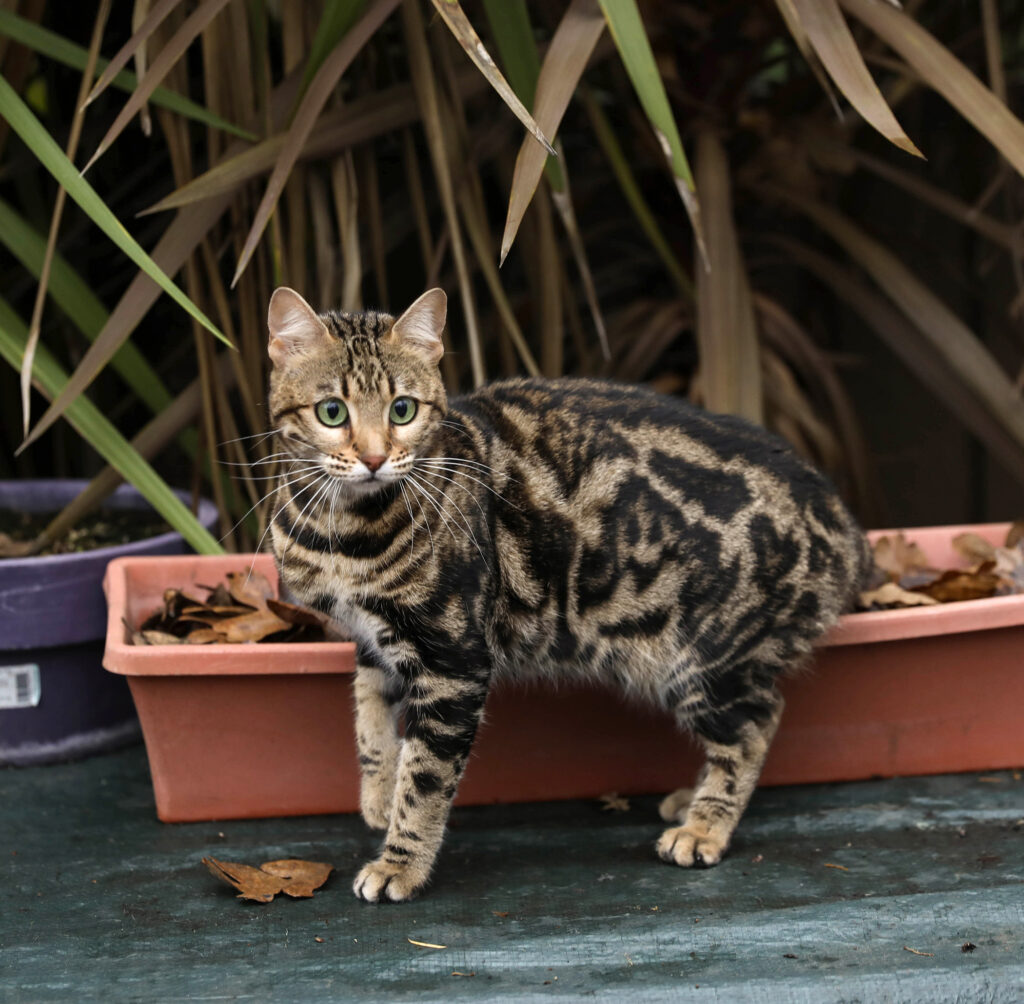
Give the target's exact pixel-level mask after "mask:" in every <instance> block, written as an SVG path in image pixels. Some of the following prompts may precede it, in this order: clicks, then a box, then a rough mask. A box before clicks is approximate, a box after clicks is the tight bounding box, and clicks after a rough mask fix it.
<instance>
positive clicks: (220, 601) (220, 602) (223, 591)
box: [196, 582, 235, 607]
mask: <svg viewBox="0 0 1024 1004" xmlns="http://www.w3.org/2000/svg"><path fill="white" fill-rule="evenodd" d="M196 585H197V586H199V588H200V589H205V590H206V591H207V592H208V593H209V594H210V595H209V596H207V597H206V605H207V606H209V607H229V606H231V605H232V604H233V603H234V602H235V601H234V597H233V596H232V595H231V593H229V592H228V587H227V586H225V585H224V583H223V582H218V583H217V585H215V586H204V585H203V584H202V583H200V582H197V583H196Z"/></svg>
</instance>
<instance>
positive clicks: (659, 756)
mask: <svg viewBox="0 0 1024 1004" xmlns="http://www.w3.org/2000/svg"><path fill="white" fill-rule="evenodd" d="M1006 529H1007V527H1006V525H1004V524H989V525H985V526H972V527H940V528H927V529H920V530H911V531H906V532H907V534H908V536H911V537H912V539H914V540H915V541H917V542H918V543H919V544H920V545H921V547H922V548H923V549H924V551H925V552H926V553H927V554H928V555H929V557H930V558H931V560H932V561H933V562H935V563H936V564H938V565H940V566H951V565H954V564H958V563H959V562H958V561H957V560H956V558H955V555H954V554H953V551H952V548H951V545H950V541H951V539H952V537H953V536H954V535H955V534H957V533H959V532H961V531H963V530H973V531H974V532H976V533H978V534H980V535H981V536H983V537H985V538H986V539H988V540H991V541H992V542H993V543H1001V542H1002V540H1003V538H1004V537H1005V533H1006ZM252 560H253V558H252V556H251V555H245V556H242V555H229V556H226V557H216V558H207V557H181V558H157V559H147V558H121V559H118V560H116V561H113V562H111V564H110V566H109V568H108V570H107V578H106V582H105V588H106V590H107V597H108V602H109V620H108V633H107V645H106V652H105V655H104V665H105V666H106V667H107V669H109V670H111V671H112V672H115V673H120V674H124V675H125V676H127V678H128V682H129V684H130V686H131V690H132V696H133V697H134V699H135V704H136V707H137V709H138V713H139V718H140V720H141V722H142V729H143V734H144V736H145V740H146V748H147V752H148V755H149V762H150V767H151V770H152V776H153V788H154V791H155V794H156V805H157V814H158V815H159V817H160V818H161V819H163V820H165V821H168V822H170V821H184V820H200V819H227V818H239V817H255V816H284V815H303V814H307V813H326V812H352V811H356V810H357V809H358V805H359V780H358V768H357V764H356V753H355V743H354V737H353V728H352V694H351V681H352V671H353V668H354V657H355V653H354V646H353V645H351V644H350V643H323V644H288V645H286V644H282V645H255V646H254V645H205V646H195V647H186V646H153V647H136V646H132V645H129V644H127V638H126V630H125V627H124V623H123V620H122V618H126V619H127V620H128V622H129V623H131V624H138V623H139V622H140V621H141V620H142V618H143V617H145V616H146V615H147V614H148V613H150V612H151V611H152V610H153V609H154V608H156V607H157V606H159V604H160V602H161V596H162V593H163V590H164V589H165V588H166V587H168V586H178V587H189V586H192V585H194V584H195V583H197V582H205V583H211V584H212V583H214V582H217V581H220V580H221V579H222V578H223V574H224V573H225V572H227V571H230V570H235V569H238V568H239V567H245V566H247V565H248V563H249V562H250V561H252ZM255 563H256V568H257V569H258V570H259V571H261V572H262V573H263V574H264V575H266V576H267V577H268V578H270V579H271V580H272V581H275V580H276V573H275V570H274V565H273V561H272V559H271V558H270V557H269V556H267V555H259V556H256V558H255ZM1022 653H1024V596H1012V597H1002V598H996V599H991V600H974V601H971V602H967V603H956V604H948V605H945V606H941V607H917V608H914V609H910V610H892V611H881V612H877V613H864V614H852V615H850V616H848V617H845V618H844V619H843V621H842V623H841V624H840V625H839V626H838V627H837V628H836V630H835V631H834V632H833V634H832V635H831V636H830V638H829V640H828V644H827V646H826V647H825V648H823V649H822V650H821V652H820V653H819V655H818V658H817V661H816V662H815V664H814V665H813V667H812V668H810V669H809V670H807V671H806V672H804V673H802V674H801V675H799V676H797V677H796V678H793V679H789V680H786V681H785V682H784V684H783V689H784V692H785V695H786V701H787V707H786V712H785V714H784V716H783V720H782V726H781V727H780V729H779V733H778V736H777V738H776V740H775V744H774V746H773V747H772V751H771V754H770V755H769V758H768V763H767V765H766V767H765V771H764V775H763V782H764V783H765V784H792V783H797V782H811V781H840V780H855V779H859V778H868V777H875V776H891V775H896V774H927V773H941V772H947V771H966V770H994V769H997V768H1003V767H1015V766H1019V765H1021V764H1022V763H1024V728H1022V725H1021V717H1020V716H1021V710H1020V709H1021V708H1022V707H1024V658H1022ZM513 753H514V755H511V754H513ZM698 763H699V757H698V754H697V752H696V749H695V747H694V746H693V744H692V743H691V742H690V741H689V740H688V739H687V738H686V737H685V736H683V735H681V734H680V733H679V732H677V731H676V729H675V727H674V725H673V723H672V721H671V720H670V719H669V718H668V717H667V716H665V715H663V714H660V713H658V712H655V711H648V710H644V709H642V708H636V707H634V706H630V705H627V704H624V703H622V702H621V700H620V699H619V698H618V697H617V696H616V695H614V694H610V693H606V692H604V691H601V690H597V689H569V688H562V689H559V690H557V691H556V690H554V689H552V688H549V687H545V686H542V685H540V684H537V685H534V686H530V687H528V688H523V689H520V688H503V689H500V690H497V691H495V692H494V693H493V694H492V695H491V698H490V700H489V702H488V705H487V715H486V720H485V723H484V725H483V726H482V727H481V731H480V734H479V737H478V740H477V744H476V746H475V748H474V753H473V756H472V758H471V760H470V763H469V767H468V769H467V771H466V776H465V779H464V781H463V783H462V786H461V787H460V789H459V796H458V801H459V802H460V803H461V804H464V805H465V804H481V803H489V802H520V801H532V800H550V799H561V798H590V797H596V796H597V795H600V794H603V793H605V792H610V791H617V792H619V793H622V794H641V793H649V792H667V791H669V790H671V789H673V788H677V787H679V786H680V785H683V784H686V783H687V782H688V781H689V779H690V778H691V777H692V774H693V771H694V770H695V769H696V767H697V765H698Z"/></svg>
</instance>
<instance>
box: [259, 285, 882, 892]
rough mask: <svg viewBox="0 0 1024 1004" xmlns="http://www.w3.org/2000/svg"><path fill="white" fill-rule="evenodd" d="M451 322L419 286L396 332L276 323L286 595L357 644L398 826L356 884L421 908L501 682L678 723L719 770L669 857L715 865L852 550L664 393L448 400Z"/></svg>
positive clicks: (792, 473) (370, 721) (806, 505)
mask: <svg viewBox="0 0 1024 1004" xmlns="http://www.w3.org/2000/svg"><path fill="white" fill-rule="evenodd" d="M446 310H447V301H446V298H445V294H444V292H443V291H442V290H440V289H432V290H430V291H428V292H426V293H424V294H423V295H422V296H421V297H419V299H417V300H416V302H415V303H413V304H412V306H410V307H409V308H408V309H407V310H406V311H405V312H404V313H403V314H402V315H401V316H400V317H398V318H397V320H396V319H395V318H393V317H391V316H390V315H388V314H385V313H375V312H372V311H371V312H366V313H358V314H356V313H337V312H334V311H329V312H327V313H324V314H318V313H317V312H316V311H315V310H313V308H311V307H310V306H309V304H307V303H306V301H305V300H304V299H303V298H302V297H301V296H300V295H299V294H298V293H296V292H294V291H293V290H291V289H288V288H285V287H282V288H280V289H278V290H276V291H275V292H274V294H273V297H272V298H271V301H270V307H269V313H268V326H269V332H270V339H269V353H270V359H271V362H272V373H271V378H270V398H269V404H270V414H271V419H272V428H274V429H275V430H276V432H277V436H278V441H279V443H280V449H281V450H282V451H283V456H285V457H286V460H287V463H286V464H285V467H284V470H283V473H282V474H281V476H280V482H279V486H278V495H277V496H276V498H277V502H276V505H275V507H274V509H275V512H274V514H273V517H272V521H271V524H270V529H271V535H272V538H273V551H274V554H275V556H276V559H277V564H278V568H279V572H280V578H281V582H282V585H283V586H284V587H285V588H286V589H287V592H288V593H289V594H291V596H292V597H294V598H296V599H298V600H299V601H300V602H303V603H306V604H308V605H310V606H312V607H315V608H317V609H319V610H321V611H323V612H324V613H326V614H328V615H329V616H330V617H332V618H333V619H335V620H336V621H338V622H340V623H341V624H343V625H345V626H347V628H348V629H349V631H350V632H351V634H352V636H353V638H354V639H355V641H356V674H355V681H354V690H355V705H356V740H357V748H358V755H359V764H360V769H361V786H360V807H361V811H362V815H363V817H364V819H365V821H366V822H367V823H368V824H369V825H370V826H371V827H373V828H377V829H381V830H385V831H386V836H385V838H384V844H383V847H382V850H381V853H380V856H379V857H378V858H377V859H376V860H374V861H371V862H370V863H368V864H367V865H366V866H365V867H364V868H363V869H362V870H361V871H360V872H359V873H358V875H357V876H356V879H355V882H354V885H353V890H354V892H355V894H356V896H358V897H360V898H361V899H364V900H368V901H372V902H376V901H383V900H393V901H402V900H407V899H409V898H411V897H412V896H414V895H415V894H416V893H417V892H419V891H420V890H421V889H422V888H423V886H424V884H425V883H426V882H427V880H428V877H429V875H430V872H431V868H432V866H433V864H434V860H435V858H436V857H437V854H438V850H439V848H440V845H441V841H442V837H443V834H444V830H445V825H446V822H447V818H448V814H449V810H450V807H451V803H452V799H453V797H454V795H455V792H456V788H457V786H458V783H459V779H460V777H461V775H462V773H463V770H464V768H465V766H466V761H467V758H468V757H469V752H470V748H471V746H472V743H473V739H474V736H475V733H476V731H477V726H478V724H479V722H480V719H481V715H482V713H483V710H484V702H485V699H486V697H487V693H488V689H489V687H490V686H491V684H492V683H493V682H494V681H495V680H498V679H502V678H530V677H533V678H536V677H543V678H548V679H551V680H560V679H563V680H564V679H568V678H572V679H576V680H590V681H594V682H595V683H611V684H613V685H615V686H617V687H620V688H621V689H622V690H623V691H624V692H625V693H626V694H628V695H629V696H631V697H633V698H637V697H639V698H642V699H645V700H648V701H650V702H653V703H654V704H655V705H657V706H660V707H661V708H663V709H665V710H666V711H668V712H670V713H672V714H673V715H674V716H675V718H676V720H677V721H678V723H679V724H680V725H681V726H682V727H684V728H688V729H689V730H690V731H691V732H692V733H693V734H694V735H695V736H696V737H697V739H698V740H699V741H700V743H701V744H702V746H703V748H704V751H705V754H706V763H705V765H704V767H703V768H702V770H701V772H700V774H699V776H698V779H697V783H696V787H695V789H694V790H693V791H692V793H691V792H690V791H689V790H686V789H682V790H680V791H679V792H676V793H674V794H672V795H669V796H668V797H667V798H666V799H665V800H664V801H663V802H662V804H661V814H662V816H663V818H664V819H666V821H670V822H672V823H673V824H674V825H672V826H671V827H670V828H669V829H667V830H665V832H664V833H663V834H662V835H661V838H660V839H659V840H658V843H657V853H658V854H659V855H660V856H661V857H662V858H663V859H664V860H665V861H668V862H672V863H675V864H677V865H681V866H683V867H693V866H709V865H714V864H716V863H717V862H718V861H719V860H720V859H721V858H722V855H723V854H724V852H725V850H726V848H727V846H728V844H729V841H730V838H731V836H732V834H733V831H734V830H735V828H736V824H737V823H738V821H739V818H740V816H741V815H742V813H743V811H744V809H745V808H746V805H747V802H748V801H749V799H750V796H751V793H752V791H753V789H754V787H755V785H756V783H757V780H758V777H759V775H760V771H761V766H762V764H763V762H764V759H765V755H766V753H767V751H768V747H769V744H770V743H771V740H772V737H773V735H774V733H775V730H776V727H777V725H778V723H779V716H780V714H781V712H782V705H783V701H782V698H781V696H780V695H779V693H778V691H777V689H776V687H775V680H776V678H777V677H778V676H779V674H780V673H783V672H785V671H787V670H792V669H794V668H797V667H798V666H799V665H800V664H801V663H803V662H804V661H805V660H806V659H807V657H808V655H809V653H810V651H811V647H812V644H813V643H814V641H815V640H816V639H818V638H819V637H820V636H821V635H822V634H823V633H824V632H825V631H826V630H827V629H828V628H829V627H830V626H831V625H832V624H834V623H835V622H836V620H837V619H838V617H839V615H840V613H842V612H843V611H844V610H846V609H848V606H849V603H850V602H851V600H852V598H853V596H854V595H855V593H856V591H857V589H858V587H859V585H860V583H861V581H862V579H863V577H864V576H865V574H866V571H867V568H868V557H867V549H866V546H865V543H864V537H863V534H862V532H861V531H860V529H859V528H858V526H857V524H856V522H855V521H854V519H853V517H852V516H851V515H850V513H849V512H848V511H847V509H846V507H845V506H844V505H843V503H842V502H841V501H840V499H839V497H838V496H837V494H836V492H835V490H834V488H833V487H832V486H831V485H830V484H829V483H828V481H827V480H826V479H825V478H824V477H823V476H822V475H821V474H819V473H818V472H816V471H815V470H814V469H813V468H812V467H810V466H809V465H808V464H807V463H805V462H804V461H803V460H801V459H800V458H799V457H798V456H797V455H796V454H795V453H794V452H793V451H792V450H791V449H790V448H789V446H787V445H786V444H785V443H784V442H783V441H782V440H780V439H778V438H777V437H775V436H774V435H771V434H769V433H767V432H765V431H764V430H763V429H761V428H759V427H757V426H755V425H753V424H751V423H749V422H747V421H745V420H742V419H739V418H736V417H731V416H725V415H716V414H712V413H709V412H705V411H702V410H700V409H698V408H696V407H693V406H691V405H689V404H687V403H685V402H683V401H681V400H679V399H676V398H670V397H666V396H660V395H657V394H655V393H654V392H652V391H650V390H647V389H643V388H641V387H636V386H630V385H626V384H618V383H612V382H607V381H599V380H592V379H568V378H566V379H558V380H542V379H523V378H515V379H508V380H502V381H499V382H496V383H492V384H490V385H488V386H484V387H482V388H480V389H479V390H476V391H474V392H473V393H470V394H466V395H465V396H462V397H457V398H455V399H453V400H452V401H451V402H450V403H449V402H448V400H447V398H446V394H445V390H444V386H443V384H442V380H441V376H440V374H439V371H438V362H439V360H440V358H441V356H442V353H443V348H442V342H441V334H442V330H443V328H444V325H445V319H446ZM400 720H401V721H404V735H402V736H401V737H400V732H399V728H398V723H399V721H400ZM509 755H510V756H514V755H515V751H514V750H510V751H509Z"/></svg>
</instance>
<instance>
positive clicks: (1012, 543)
mask: <svg viewBox="0 0 1024 1004" xmlns="http://www.w3.org/2000/svg"><path fill="white" fill-rule="evenodd" d="M1022 540H1024V519H1018V520H1014V522H1013V525H1012V526H1011V527H1010V529H1009V531H1008V532H1007V534H1006V546H1007V547H1016V546H1017V545H1018V544H1019V543H1020V542H1021V541H1022Z"/></svg>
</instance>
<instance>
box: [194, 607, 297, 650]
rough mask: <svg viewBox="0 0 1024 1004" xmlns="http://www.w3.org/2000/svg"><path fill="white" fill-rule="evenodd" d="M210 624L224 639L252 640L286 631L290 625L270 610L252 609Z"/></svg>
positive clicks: (233, 640)
mask: <svg viewBox="0 0 1024 1004" xmlns="http://www.w3.org/2000/svg"><path fill="white" fill-rule="evenodd" d="M210 626H211V627H212V628H213V630H214V631H216V632H217V633H218V634H220V635H222V636H223V637H224V640H225V641H228V642H253V641H260V640H261V639H263V638H266V637H267V636H268V635H272V634H279V633H280V632H282V631H287V630H288V628H289V626H290V625H289V624H288V622H287V621H283V620H281V618H280V617H278V616H277V614H275V613H272V612H271V611H270V610H254V611H253V612H252V613H250V614H245V615H244V616H242V617H229V618H227V620H222V621H217V622H216V623H215V624H212V625H210Z"/></svg>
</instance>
